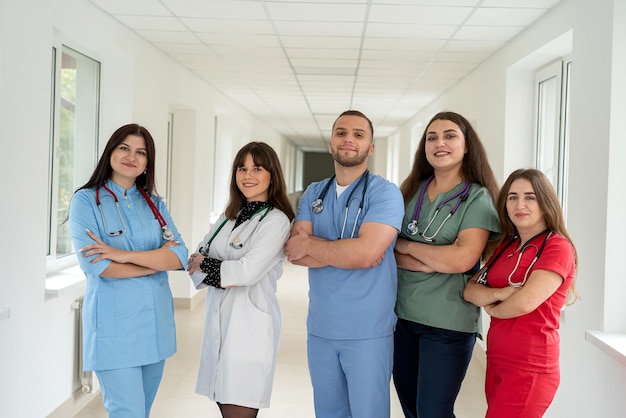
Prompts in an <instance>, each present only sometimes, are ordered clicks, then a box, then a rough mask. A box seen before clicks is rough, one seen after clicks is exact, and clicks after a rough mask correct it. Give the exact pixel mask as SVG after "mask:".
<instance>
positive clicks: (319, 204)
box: [311, 170, 369, 239]
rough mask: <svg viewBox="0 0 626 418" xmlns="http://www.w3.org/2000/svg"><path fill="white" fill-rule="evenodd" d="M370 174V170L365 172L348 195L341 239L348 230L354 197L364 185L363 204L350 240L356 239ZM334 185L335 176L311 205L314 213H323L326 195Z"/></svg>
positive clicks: (361, 203)
mask: <svg viewBox="0 0 626 418" xmlns="http://www.w3.org/2000/svg"><path fill="white" fill-rule="evenodd" d="M368 174H369V170H365V173H363V175H361V178H359V181H358V182H357V183H356V185H355V186H354V188H353V189H352V190H351V191H350V194H349V195H348V200H347V201H346V209H345V211H344V214H343V225H342V226H341V235H340V236H339V239H343V233H344V231H345V229H346V222H347V220H348V207H349V206H350V201H351V199H352V195H353V194H354V192H355V191H356V189H358V188H359V185H360V184H361V183H363V191H362V192H361V202H360V203H359V210H358V212H357V213H356V218H355V219H354V225H353V226H352V233H351V234H350V238H354V231H355V230H356V225H357V223H358V222H359V216H360V215H361V211H362V210H363V202H365V193H366V192H367V186H368V183H369V179H368ZM334 183H335V175H333V176H332V177H331V178H330V180H329V181H328V183H326V186H325V187H324V189H323V190H322V194H320V196H319V197H318V198H317V199H315V200H314V201H313V203H311V207H312V208H313V212H314V213H320V212H321V211H323V210H324V198H325V197H326V194H327V193H328V189H330V186H331V185H332V184H334Z"/></svg>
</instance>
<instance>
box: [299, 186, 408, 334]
mask: <svg viewBox="0 0 626 418" xmlns="http://www.w3.org/2000/svg"><path fill="white" fill-rule="evenodd" d="M368 176H369V178H368V186H367V191H366V194H365V201H364V202H363V209H362V211H361V214H360V215H359V219H358V222H357V221H356V215H357V212H358V207H359V203H360V202H361V197H362V189H363V187H364V186H365V185H364V183H365V182H361V184H360V185H359V184H357V183H358V180H355V181H354V182H353V183H352V184H351V185H350V186H349V187H348V188H347V189H346V190H344V192H343V193H342V194H341V196H339V198H337V193H336V188H335V186H334V185H331V186H330V189H329V190H328V193H326V196H325V197H324V210H322V211H321V212H320V213H315V212H313V208H312V206H311V204H312V203H313V201H315V200H316V199H317V198H319V197H320V195H321V194H322V191H323V189H324V187H325V186H326V185H327V184H328V182H329V181H330V179H327V180H323V181H321V182H317V183H313V184H311V185H310V186H309V187H308V188H307V189H306V191H305V192H304V194H303V195H302V198H301V199H300V203H299V205H298V213H297V215H296V221H309V222H312V223H313V235H315V236H317V237H321V238H325V239H328V240H336V239H338V238H339V236H340V235H341V229H342V226H343V220H344V214H345V208H346V203H347V201H348V197H349V196H350V192H351V191H352V190H353V189H355V188H356V190H354V193H352V196H351V198H350V204H349V210H348V217H347V221H346V227H345V231H344V239H347V238H349V237H350V235H351V232H352V228H353V226H354V224H355V222H356V229H355V232H354V237H357V236H358V233H359V229H360V226H361V225H362V224H363V223H364V222H376V223H381V224H386V225H390V226H392V227H394V228H395V229H397V230H400V227H401V226H402V217H403V216H404V202H403V199H402V194H401V193H400V190H399V189H398V187H397V186H396V185H395V184H393V183H390V182H389V181H387V180H385V179H383V178H382V177H380V176H378V175H374V174H368ZM333 182H334V179H333ZM357 186H358V187H357ZM394 245H395V239H394V240H393V242H392V243H391V245H390V246H389V247H388V248H387V250H386V252H385V257H384V259H383V261H382V262H381V263H380V264H379V265H378V266H376V267H374V268H366V269H353V270H350V269H341V268H336V267H331V266H328V267H322V268H310V269H309V289H310V290H309V314H308V318H307V328H308V332H309V333H310V334H313V335H316V336H318V337H322V338H327V339H340V340H345V339H366V338H380V337H384V336H388V335H391V334H392V333H393V329H394V326H395V323H396V315H395V313H394V306H395V303H396V292H397V268H396V259H395V257H394V254H393V247H394Z"/></svg>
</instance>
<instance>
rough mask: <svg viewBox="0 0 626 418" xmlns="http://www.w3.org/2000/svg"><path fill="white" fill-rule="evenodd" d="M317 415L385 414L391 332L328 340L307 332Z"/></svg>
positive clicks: (373, 417)
mask: <svg viewBox="0 0 626 418" xmlns="http://www.w3.org/2000/svg"><path fill="white" fill-rule="evenodd" d="M307 354H308V362H309V373H310V375H311V383H312V384H313V399H314V405H315V416H316V417H317V418H388V417H389V414H390V400H389V396H390V381H391V369H392V361H393V336H392V335H390V336H388V337H382V338H372V339H366V340H328V339H325V338H320V337H316V336H314V335H311V334H308V339H307Z"/></svg>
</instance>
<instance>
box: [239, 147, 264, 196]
mask: <svg viewBox="0 0 626 418" xmlns="http://www.w3.org/2000/svg"><path fill="white" fill-rule="evenodd" d="M270 180H271V175H270V172H269V171H267V170H266V169H265V168H263V167H260V166H257V165H255V164H254V159H253V158H252V155H250V154H248V155H246V159H245V161H244V163H243V165H241V166H239V167H238V168H237V171H236V181H237V187H238V188H239V191H241V193H242V194H243V195H244V196H245V197H246V200H247V201H248V202H254V201H259V202H265V201H266V200H267V199H268V197H269V187H270Z"/></svg>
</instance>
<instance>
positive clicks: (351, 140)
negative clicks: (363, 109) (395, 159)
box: [329, 115, 374, 167]
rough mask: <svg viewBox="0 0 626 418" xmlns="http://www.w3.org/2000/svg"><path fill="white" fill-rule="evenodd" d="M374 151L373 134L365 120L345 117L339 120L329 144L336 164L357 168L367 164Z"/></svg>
mask: <svg viewBox="0 0 626 418" xmlns="http://www.w3.org/2000/svg"><path fill="white" fill-rule="evenodd" d="M373 151H374V144H373V143H372V132H371V130H370V127H369V123H368V121H367V120H366V119H365V118H362V117H360V116H354V115H344V116H341V117H340V118H339V119H337V121H336V122H335V125H334V126H333V133H332V136H331V138H330V144H329V152H330V154H331V155H332V156H333V159H334V160H335V162H337V163H338V164H339V165H341V166H343V167H355V166H358V165H361V164H363V163H365V162H366V161H367V158H368V157H369V156H370V155H372V152H373Z"/></svg>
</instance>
